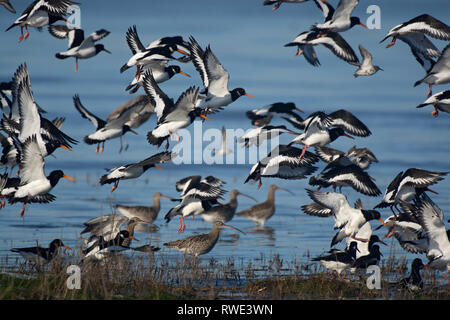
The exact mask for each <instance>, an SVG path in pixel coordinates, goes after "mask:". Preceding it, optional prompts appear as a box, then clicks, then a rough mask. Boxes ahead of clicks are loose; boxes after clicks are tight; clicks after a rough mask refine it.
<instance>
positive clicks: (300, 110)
mask: <svg viewBox="0 0 450 320" xmlns="http://www.w3.org/2000/svg"><path fill="white" fill-rule="evenodd" d="M295 110H297V111H298V112H301V113H305V112H304V111H303V110H302V109H300V108H297V107H295Z"/></svg>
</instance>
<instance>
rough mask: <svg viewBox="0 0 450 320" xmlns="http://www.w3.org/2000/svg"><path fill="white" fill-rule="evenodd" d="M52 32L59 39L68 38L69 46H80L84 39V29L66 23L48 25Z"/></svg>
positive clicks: (70, 47)
mask: <svg viewBox="0 0 450 320" xmlns="http://www.w3.org/2000/svg"><path fill="white" fill-rule="evenodd" d="M48 31H49V32H50V34H51V35H52V36H54V37H56V38H58V39H68V48H69V49H72V48H75V47H78V46H79V45H80V44H81V43H82V42H83V40H84V31H83V29H77V28H73V27H68V26H66V25H51V26H49V27H48Z"/></svg>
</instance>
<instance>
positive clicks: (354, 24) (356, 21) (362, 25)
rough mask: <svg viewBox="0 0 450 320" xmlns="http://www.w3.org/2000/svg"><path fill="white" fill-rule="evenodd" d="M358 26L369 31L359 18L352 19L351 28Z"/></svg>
mask: <svg viewBox="0 0 450 320" xmlns="http://www.w3.org/2000/svg"><path fill="white" fill-rule="evenodd" d="M357 24H359V25H360V26H361V27H363V28H366V29H367V26H366V25H365V24H362V23H361V20H360V19H359V17H350V28H353V27H354V26H356V25H357Z"/></svg>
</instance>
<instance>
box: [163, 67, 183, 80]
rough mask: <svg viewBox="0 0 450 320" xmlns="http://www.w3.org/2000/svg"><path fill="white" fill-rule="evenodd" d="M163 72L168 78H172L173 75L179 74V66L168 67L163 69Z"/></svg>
mask: <svg viewBox="0 0 450 320" xmlns="http://www.w3.org/2000/svg"><path fill="white" fill-rule="evenodd" d="M165 71H166V72H167V74H168V75H169V78H172V77H173V76H174V75H175V74H177V73H180V71H181V68H180V67H179V66H168V67H166V68H165Z"/></svg>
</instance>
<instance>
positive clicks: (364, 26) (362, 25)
mask: <svg viewBox="0 0 450 320" xmlns="http://www.w3.org/2000/svg"><path fill="white" fill-rule="evenodd" d="M360 25H361V27H363V28H366V29H368V28H367V26H366V25H365V24H362V23H360Z"/></svg>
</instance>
